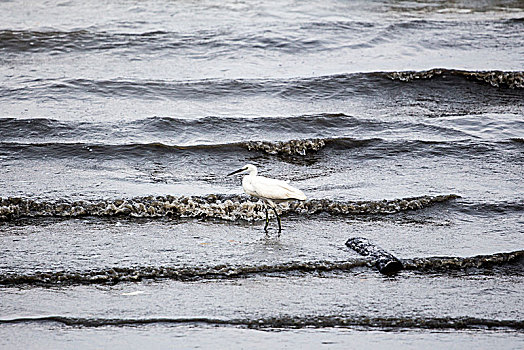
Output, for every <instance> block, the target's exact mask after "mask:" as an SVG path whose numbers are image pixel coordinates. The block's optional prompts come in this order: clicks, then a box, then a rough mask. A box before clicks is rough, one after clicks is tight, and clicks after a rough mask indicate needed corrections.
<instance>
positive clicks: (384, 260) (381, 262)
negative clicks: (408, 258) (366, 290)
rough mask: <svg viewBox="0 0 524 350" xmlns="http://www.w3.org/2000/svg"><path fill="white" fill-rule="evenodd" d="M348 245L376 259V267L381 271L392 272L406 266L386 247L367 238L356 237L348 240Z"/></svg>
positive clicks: (361, 253)
mask: <svg viewBox="0 0 524 350" xmlns="http://www.w3.org/2000/svg"><path fill="white" fill-rule="evenodd" d="M346 245H347V246H348V247H349V248H351V249H353V250H354V251H356V252H357V253H359V254H360V255H363V256H370V257H372V258H373V259H375V267H376V268H377V269H378V271H379V272H380V273H383V274H391V273H395V272H398V271H400V270H402V269H403V268H404V267H403V266H402V263H401V262H400V260H399V259H397V258H396V257H395V256H393V255H392V254H390V253H388V252H386V251H385V250H384V249H382V248H380V247H377V246H376V245H374V244H373V243H371V242H370V241H369V240H368V239H367V238H363V237H354V238H350V239H348V240H347V242H346Z"/></svg>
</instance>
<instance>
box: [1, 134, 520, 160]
mask: <svg viewBox="0 0 524 350" xmlns="http://www.w3.org/2000/svg"><path fill="white" fill-rule="evenodd" d="M113 141H114V140H113ZM125 141H126V140H124V141H123V143H122V144H106V143H70V142H35V143H19V142H0V154H1V155H2V156H3V157H4V159H16V160H20V159H37V160H41V159H43V158H42V157H44V156H45V158H46V159H52V158H56V159H66V158H81V159H82V158H84V159H99V160H113V159H144V158H147V159H151V157H165V156H173V155H175V154H178V155H185V156H188V157H197V156H201V155H202V154H207V155H215V156H216V157H220V156H232V155H235V154H236V155H237V156H238V157H242V153H243V152H245V153H244V154H243V156H244V157H249V153H251V152H253V153H254V152H258V153H262V154H266V155H271V156H277V157H279V158H281V159H282V160H286V159H287V157H288V156H293V157H300V159H304V160H308V159H309V160H314V161H317V160H318V159H319V158H318V157H313V158H312V157H310V156H311V155H314V154H315V153H318V152H320V151H322V150H325V149H327V150H331V151H333V152H347V154H346V155H345V156H346V157H350V158H353V159H380V158H384V157H391V156H398V155H401V154H412V155H413V156H416V157H437V156H443V155H445V156H447V157H463V156H465V155H468V156H470V157H480V156H485V155H486V154H491V153H493V152H499V151H500V150H501V149H504V150H509V151H511V150H514V149H515V148H519V145H520V143H519V142H516V141H514V140H510V141H495V142H491V141H484V140H469V139H463V140H450V141H432V140H403V139H399V140H387V139H381V138H369V139H355V138H351V137H340V138H313V139H296V140H286V141H242V142H240V141H239V142H231V143H203V144H193V143H190V144H188V145H183V144H182V145H177V144H167V143H162V142H151V143H126V142H125ZM238 157H237V158H238ZM172 161H173V162H176V161H177V159H172Z"/></svg>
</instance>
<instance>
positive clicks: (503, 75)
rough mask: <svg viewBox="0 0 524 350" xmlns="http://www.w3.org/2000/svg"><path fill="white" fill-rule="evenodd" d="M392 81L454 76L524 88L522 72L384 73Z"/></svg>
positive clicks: (434, 70) (523, 72)
mask: <svg viewBox="0 0 524 350" xmlns="http://www.w3.org/2000/svg"><path fill="white" fill-rule="evenodd" d="M385 75H386V76H387V77H389V78H390V79H392V80H400V81H410V82H412V81H416V80H424V79H433V78H443V77H445V76H456V77H461V78H466V79H469V80H476V81H481V82H486V83H488V84H490V85H491V86H495V87H503V86H506V87H510V88H513V89H514V88H524V71H510V72H505V71H478V72H472V71H465V70H456V69H441V68H435V69H430V70H426V71H403V72H388V73H385Z"/></svg>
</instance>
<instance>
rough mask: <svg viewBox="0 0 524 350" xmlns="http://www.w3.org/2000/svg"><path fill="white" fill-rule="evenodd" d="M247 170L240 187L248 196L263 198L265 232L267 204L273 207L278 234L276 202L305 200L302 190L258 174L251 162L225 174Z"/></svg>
mask: <svg viewBox="0 0 524 350" xmlns="http://www.w3.org/2000/svg"><path fill="white" fill-rule="evenodd" d="M243 172H247V173H248V174H247V175H245V176H244V178H243V179H242V187H243V188H244V192H246V193H247V194H249V195H250V196H253V197H257V198H260V199H262V200H263V203H264V209H265V210H266V225H265V226H264V231H266V233H267V226H268V224H269V214H268V210H267V204H269V206H270V207H271V209H273V211H274V212H275V215H276V217H277V222H278V235H279V236H280V232H282V225H281V222H280V216H279V215H278V212H277V204H276V203H282V202H287V201H291V200H295V199H296V200H301V201H303V200H306V198H307V197H306V195H305V194H304V192H302V191H301V190H299V189H298V188H295V187H293V186H291V185H289V184H288V183H287V182H286V181H282V180H276V179H270V178H268V177H264V176H258V175H257V173H258V171H257V167H256V166H254V165H253V164H247V165H246V166H244V167H243V168H241V169H238V170H235V171H233V172H232V173H230V174H228V175H227V176H230V175H234V174H238V173H243Z"/></svg>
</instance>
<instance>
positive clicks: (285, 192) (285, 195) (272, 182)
mask: <svg viewBox="0 0 524 350" xmlns="http://www.w3.org/2000/svg"><path fill="white" fill-rule="evenodd" d="M251 185H252V186H253V190H254V191H255V192H256V193H257V194H258V195H259V196H260V197H264V198H269V199H275V200H278V199H281V200H285V199H299V200H305V199H306V195H305V194H304V192H302V191H301V190H299V189H298V188H295V187H293V186H291V185H289V184H288V183H287V182H285V181H281V180H276V179H270V178H267V177H263V176H257V177H256V181H254V182H253V183H252V184H251Z"/></svg>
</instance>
